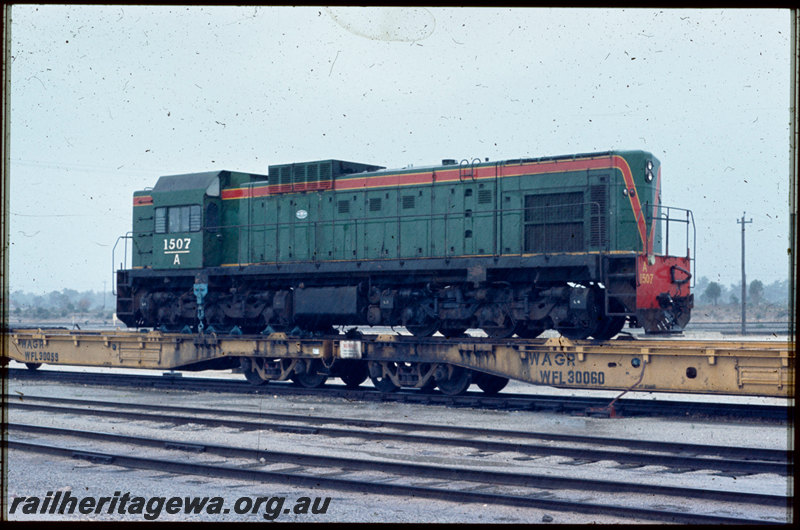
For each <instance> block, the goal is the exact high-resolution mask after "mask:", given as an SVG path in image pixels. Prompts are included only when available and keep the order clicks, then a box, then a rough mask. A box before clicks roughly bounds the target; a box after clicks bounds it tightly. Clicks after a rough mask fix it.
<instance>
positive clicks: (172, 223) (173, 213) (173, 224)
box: [155, 204, 201, 234]
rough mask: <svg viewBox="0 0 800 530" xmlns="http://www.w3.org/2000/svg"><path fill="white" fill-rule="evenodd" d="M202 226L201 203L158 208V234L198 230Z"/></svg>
mask: <svg viewBox="0 0 800 530" xmlns="http://www.w3.org/2000/svg"><path fill="white" fill-rule="evenodd" d="M200 226H201V225H200V205H199V204H192V205H188V206H169V207H162V208H156V215H155V231H156V234H166V233H169V234H174V233H177V232H197V231H199V230H200Z"/></svg>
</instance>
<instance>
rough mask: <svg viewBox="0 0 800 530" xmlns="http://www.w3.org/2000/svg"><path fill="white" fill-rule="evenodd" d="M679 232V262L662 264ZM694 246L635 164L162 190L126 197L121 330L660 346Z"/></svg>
mask: <svg viewBox="0 0 800 530" xmlns="http://www.w3.org/2000/svg"><path fill="white" fill-rule="evenodd" d="M676 212H677V213H676ZM673 222H680V223H683V224H685V239H682V242H683V241H685V243H686V244H685V254H684V255H682V256H670V255H669V243H670V242H669V237H670V235H669V234H670V229H669V226H670V224H671V223H673ZM679 228H682V227H681V226H679ZM677 232H679V233H683V230H678V231H677ZM675 234H676V230H675V229H674V228H673V239H674V238H675ZM693 236H694V221H693V218H692V215H691V212H690V211H688V210H683V209H679V208H671V207H666V206H663V205H662V204H661V164H660V162H659V161H658V159H656V158H655V157H654V156H653V155H652V154H650V153H648V152H644V151H610V152H604V153H594V154H578V155H570V156H559V157H547V158H530V159H516V160H504V161H495V162H490V161H488V160H486V161H480V160H479V159H474V160H472V161H468V160H462V161H461V163H456V161H455V160H443V161H442V164H440V165H435V166H429V167H407V168H403V169H397V170H387V169H385V168H383V167H379V166H373V165H368V164H360V163H354V162H345V161H341V160H323V161H314V162H305V163H295V164H284V165H274V166H270V167H269V175H268V176H267V175H257V174H251V173H241V172H235V171H212V172H205V173H193V174H184V175H174V176H163V177H161V178H159V179H158V182H157V183H156V185H155V187H154V188H152V189H147V190H143V191H137V192H135V193H134V196H133V231H132V232H131V233H129V234H128V235H127V236H124V237H127V238H129V239H130V248H131V256H132V257H131V262H132V267H131V268H129V269H122V270H118V271H117V277H116V290H117V316H118V318H120V319H121V320H122V321H123V322H124V323H125V324H126V325H128V326H130V327H154V328H161V329H164V330H179V329H182V328H185V327H186V326H189V327H190V328H191V329H193V330H197V329H199V330H201V331H202V330H203V329H206V330H207V329H209V328H210V327H213V328H214V329H215V330H217V331H221V330H231V329H234V330H241V331H242V332H245V333H257V332H263V331H264V330H265V329H266V330H276V331H289V330H292V329H295V328H299V329H302V330H306V331H318V332H326V331H329V330H331V328H332V327H333V326H365V325H370V326H405V327H406V328H407V329H408V330H409V331H410V332H411V333H412V334H414V335H416V336H422V337H424V336H430V335H432V334H433V333H435V332H436V331H440V332H441V333H442V334H444V335H445V336H457V335H460V334H462V333H463V332H464V330H466V329H468V328H480V329H482V330H484V331H485V332H486V333H487V334H488V335H489V336H490V337H494V338H504V337H511V336H513V335H514V334H516V335H518V336H520V337H523V338H533V337H536V336H538V335H539V334H540V333H542V332H543V331H544V330H545V329H555V330H558V331H559V332H561V334H562V335H564V336H566V337H568V338H571V339H584V338H588V337H593V338H595V339H600V340H605V339H609V338H611V337H613V336H615V335H616V334H617V333H618V332H619V331H620V330H621V329H622V328H623V326H624V324H625V322H626V321H627V322H628V323H629V325H630V326H631V327H644V329H645V331H646V332H648V333H656V332H668V331H675V330H681V329H682V328H683V327H684V326H685V325H686V323H687V322H688V321H689V317H690V312H691V309H692V306H693V295H692V294H691V292H690V279H691V273H690V271H691V261H692V260H693V252H692V253H691V254H690V251H689V247H690V246H691V245H693V244H694V243H693V241H694V237H693ZM690 240H691V244H690ZM673 246H674V244H673ZM663 247H666V249H665V250H664V251H663V252H662V248H663ZM126 252H127V246H126ZM681 253H682V254H683V248H682V249H681Z"/></svg>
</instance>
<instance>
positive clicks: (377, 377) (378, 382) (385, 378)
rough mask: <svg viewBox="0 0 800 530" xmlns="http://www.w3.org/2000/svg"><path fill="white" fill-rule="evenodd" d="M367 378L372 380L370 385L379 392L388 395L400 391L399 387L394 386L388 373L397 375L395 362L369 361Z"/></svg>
mask: <svg viewBox="0 0 800 530" xmlns="http://www.w3.org/2000/svg"><path fill="white" fill-rule="evenodd" d="M368 367H369V378H370V379H371V380H372V384H373V385H374V386H375V388H377V389H378V390H379V391H381V392H383V393H385V394H389V393H391V392H397V390H399V389H400V387H399V386H397V385H396V384H394V381H392V378H391V377H390V376H389V373H390V372H391V373H397V363H395V362H373V361H369V363H368Z"/></svg>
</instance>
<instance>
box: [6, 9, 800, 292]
mask: <svg viewBox="0 0 800 530" xmlns="http://www.w3.org/2000/svg"><path fill="white" fill-rule="evenodd" d="M789 41H790V13H789V11H788V10H780V9H762V10H745V9H698V10H694V9H674V10H669V9H563V8H559V9H555V8H554V9H550V8H502V9H500V8H498V9H495V8H422V7H414V8H372V7H369V8H348V7H334V8H325V7H318V8H317V7H294V8H292V7H253V6H249V7H193V6H171V7H169V6H168V7H150V6H121V5H113V6H94V5H84V6H75V5H70V6H58V5H40V6H36V5H15V6H13V9H12V26H11V46H12V48H11V49H12V67H11V116H10V120H11V150H10V157H11V172H10V208H9V212H8V213H9V234H10V243H11V248H10V252H9V258H10V259H9V261H10V265H9V269H10V270H9V280H10V290H11V291H15V290H23V291H29V292H34V293H46V292H50V291H52V290H61V289H64V288H71V289H77V290H79V291H81V290H95V291H100V290H102V289H110V288H111V281H112V270H113V268H114V267H115V266H118V265H119V263H120V262H122V261H123V256H122V253H121V252H120V249H121V248H122V247H121V246H119V247H118V249H117V252H116V255H115V262H114V264H113V265H112V249H113V248H114V244H115V242H116V241H117V237H118V236H121V235H123V234H125V233H126V232H128V231H130V230H131V216H132V212H131V210H132V195H133V192H134V191H135V190H140V189H144V188H146V187H152V186H153V185H155V182H156V180H157V179H158V177H159V176H161V175H170V174H179V173H190V172H197V171H209V170H217V169H230V170H239V171H248V172H253V173H261V174H265V173H267V168H268V166H269V165H271V164H282V163H290V162H303V161H309V160H324V159H329V158H337V159H343V160H351V161H356V162H362V163H367V164H375V165H380V166H385V167H389V168H399V167H405V166H407V165H409V164H413V165H415V166H421V165H428V164H433V163H438V162H439V161H441V160H442V159H444V158H454V159H457V160H461V159H464V158H467V159H470V160H471V159H473V158H475V157H479V158H489V159H490V160H503V159H510V158H520V157H540V156H555V155H567V154H573V153H588V152H594V151H606V150H611V149H644V150H646V151H650V152H652V153H653V154H654V155H655V156H656V157H657V158H658V159H659V160H660V161H661V162H662V203H663V204H666V205H671V206H677V207H681V208H688V209H690V210H692V212H693V214H694V219H695V223H696V234H697V242H696V251H697V254H696V258H697V260H696V263H695V273H696V275H697V276H698V277H700V276H705V277H707V278H709V279H710V280H712V281H717V282H721V283H723V284H725V285H730V284H732V283H736V282H739V281H740V279H741V225H740V224H737V219H741V218H742V216H743V214H744V215H746V219H747V220H749V219H750V218H752V220H753V223H752V224H748V225H747V233H746V238H747V239H746V245H747V253H746V256H747V258H746V268H747V279H748V282H749V281H751V280H754V279H759V280H761V281H762V282H764V283H765V284H769V283H771V282H773V281H776V280H783V279H786V278H787V277H788V274H789V262H788V257H787V249H788V247H789V239H788V234H789V217H788V213H789V202H788V200H789V199H788V197H789V169H790V152H789V117H790V116H789V101H790V75H789V73H790V70H789V67H790V54H789V50H790V42H789ZM744 212H746V214H745V213H744ZM670 250H673V249H672V248H671V249H670ZM674 253H678V254H681V253H682V252H674Z"/></svg>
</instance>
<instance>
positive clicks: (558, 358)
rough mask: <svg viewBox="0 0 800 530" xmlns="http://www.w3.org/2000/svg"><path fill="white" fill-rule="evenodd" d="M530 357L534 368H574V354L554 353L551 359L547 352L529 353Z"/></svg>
mask: <svg viewBox="0 0 800 530" xmlns="http://www.w3.org/2000/svg"><path fill="white" fill-rule="evenodd" d="M530 357H531V360H532V361H533V364H535V365H536V366H553V365H554V364H555V365H556V366H575V354H574V353H556V354H555V355H553V356H552V357H551V356H550V354H549V353H547V352H544V353H541V352H531V353H530Z"/></svg>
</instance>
